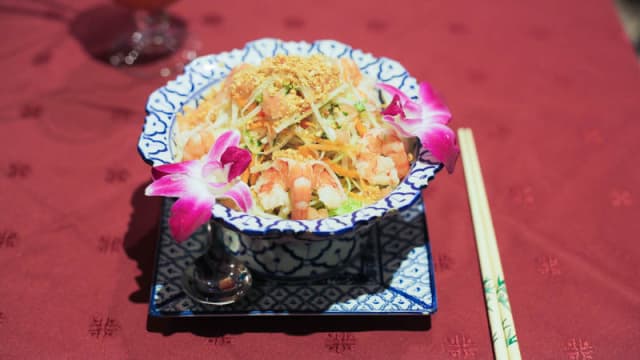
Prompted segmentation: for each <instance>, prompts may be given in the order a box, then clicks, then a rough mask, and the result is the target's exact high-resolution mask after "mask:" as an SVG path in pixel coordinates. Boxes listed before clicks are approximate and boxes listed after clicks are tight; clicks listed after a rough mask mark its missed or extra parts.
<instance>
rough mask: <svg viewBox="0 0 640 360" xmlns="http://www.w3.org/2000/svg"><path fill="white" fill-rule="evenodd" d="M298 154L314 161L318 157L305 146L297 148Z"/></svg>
mask: <svg viewBox="0 0 640 360" xmlns="http://www.w3.org/2000/svg"><path fill="white" fill-rule="evenodd" d="M298 152H299V153H300V154H302V155H303V156H308V157H310V158H312V159H315V158H317V157H318V154H317V153H316V152H315V151H313V150H311V149H310V148H308V147H307V146H306V145H302V146H300V147H298Z"/></svg>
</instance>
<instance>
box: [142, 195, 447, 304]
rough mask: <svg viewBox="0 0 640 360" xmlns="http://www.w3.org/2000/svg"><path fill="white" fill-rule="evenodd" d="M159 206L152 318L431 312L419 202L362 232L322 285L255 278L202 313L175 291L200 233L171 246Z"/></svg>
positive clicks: (202, 243) (201, 239) (198, 247)
mask: <svg viewBox="0 0 640 360" xmlns="http://www.w3.org/2000/svg"><path fill="white" fill-rule="evenodd" d="M169 204H170V203H169V202H168V201H165V205H164V211H163V217H162V221H161V225H160V227H161V229H160V230H161V235H160V243H159V248H158V251H157V259H156V270H155V275H154V280H153V285H152V292H151V301H150V303H149V313H150V315H151V316H155V317H193V316H260V315H270V316H273V315H282V316H285V315H428V314H431V313H434V312H435V311H436V308H437V303H436V296H435V285H434V277H433V264H432V261H431V250H430V246H429V240H428V233H427V226H426V220H425V213H424V206H423V204H422V201H418V202H416V203H415V204H414V205H412V206H411V207H409V208H407V209H405V210H403V211H401V212H399V213H397V214H396V215H394V216H388V217H385V218H384V219H382V220H381V221H379V222H378V223H376V224H375V225H374V226H372V227H371V228H370V230H369V233H368V237H367V239H366V241H363V242H362V248H361V249H360V251H359V255H358V256H357V257H356V258H354V259H353V261H352V262H350V263H349V265H347V266H346V267H345V268H343V269H340V271H339V272H338V273H336V274H335V275H334V276H332V277H329V278H324V279H323V280H317V281H308V282H298V283H283V282H275V281H272V280H261V279H255V281H254V285H253V287H252V288H251V290H250V292H249V293H248V294H247V295H246V296H245V297H244V298H242V299H241V300H240V301H238V302H237V303H234V304H231V305H227V306H220V307H207V306H203V305H201V304H198V303H195V302H193V301H192V300H191V299H190V298H189V297H187V296H186V294H185V293H184V292H183V290H182V282H181V277H182V273H183V271H184V270H185V269H186V268H187V266H189V265H190V264H192V263H193V261H194V259H195V258H197V257H198V256H200V255H202V254H203V253H204V252H205V251H206V249H207V236H208V233H207V232H205V231H204V230H202V231H200V232H198V233H196V234H194V235H193V236H192V237H191V238H190V239H189V240H187V241H185V242H184V243H181V244H178V243H176V242H175V241H174V240H173V239H172V238H171V236H170V235H169V233H168V228H167V217H168V212H169Z"/></svg>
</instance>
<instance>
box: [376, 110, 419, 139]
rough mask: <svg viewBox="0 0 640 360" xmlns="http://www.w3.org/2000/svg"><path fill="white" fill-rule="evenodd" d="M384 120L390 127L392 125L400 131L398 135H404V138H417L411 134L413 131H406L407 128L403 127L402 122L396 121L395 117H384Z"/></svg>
mask: <svg viewBox="0 0 640 360" xmlns="http://www.w3.org/2000/svg"><path fill="white" fill-rule="evenodd" d="M382 119H384V121H386V122H388V123H389V124H390V125H392V126H393V128H394V129H396V131H398V133H400V135H402V136H404V137H413V136H415V135H413V133H411V131H408V130H407V129H405V127H403V126H402V124H401V123H400V122H398V121H396V119H395V118H394V117H393V116H391V115H384V116H383V117H382Z"/></svg>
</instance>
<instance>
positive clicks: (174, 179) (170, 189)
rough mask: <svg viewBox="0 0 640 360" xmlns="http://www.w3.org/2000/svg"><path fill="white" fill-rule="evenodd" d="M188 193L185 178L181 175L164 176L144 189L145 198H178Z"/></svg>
mask: <svg viewBox="0 0 640 360" xmlns="http://www.w3.org/2000/svg"><path fill="white" fill-rule="evenodd" d="M187 193H189V190H188V189H187V181H186V176H184V175H182V174H172V175H165V176H163V177H161V178H159V179H157V180H154V181H153V182H152V183H151V184H149V185H148V186H147V188H146V189H144V194H145V195H147V196H170V197H180V196H183V195H185V194H187Z"/></svg>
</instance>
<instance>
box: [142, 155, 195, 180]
mask: <svg viewBox="0 0 640 360" xmlns="http://www.w3.org/2000/svg"><path fill="white" fill-rule="evenodd" d="M200 165H201V163H200V161H199V160H191V161H183V162H180V163H176V164H164V165H158V166H156V167H153V168H152V169H151V177H152V178H153V179H154V180H156V179H159V178H161V177H163V176H165V175H169V174H190V173H193V172H195V171H198V169H199V167H200Z"/></svg>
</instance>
